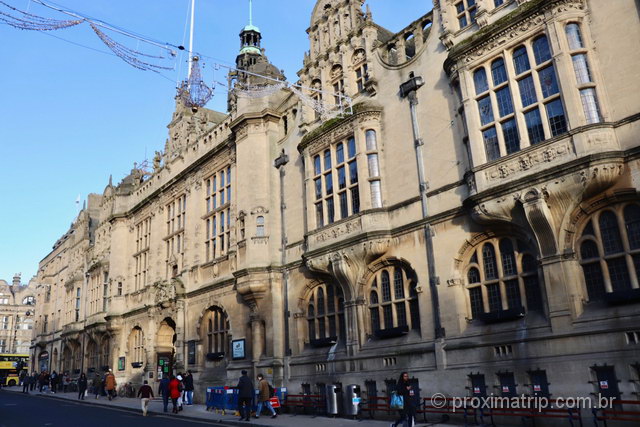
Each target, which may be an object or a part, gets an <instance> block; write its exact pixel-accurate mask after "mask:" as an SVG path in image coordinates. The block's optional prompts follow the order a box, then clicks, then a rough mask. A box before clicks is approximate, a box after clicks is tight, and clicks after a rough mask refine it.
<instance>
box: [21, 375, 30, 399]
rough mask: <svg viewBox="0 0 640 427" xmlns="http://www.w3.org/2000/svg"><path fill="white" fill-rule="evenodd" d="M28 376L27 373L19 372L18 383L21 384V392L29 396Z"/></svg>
mask: <svg viewBox="0 0 640 427" xmlns="http://www.w3.org/2000/svg"><path fill="white" fill-rule="evenodd" d="M29 380H30V377H29V374H28V373H27V371H22V372H20V383H21V384H22V392H23V393H27V394H29Z"/></svg>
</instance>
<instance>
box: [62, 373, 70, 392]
mask: <svg viewBox="0 0 640 427" xmlns="http://www.w3.org/2000/svg"><path fill="white" fill-rule="evenodd" d="M70 383H71V375H69V371H64V373H63V374H62V392H63V393H66V392H67V390H69V384H70Z"/></svg>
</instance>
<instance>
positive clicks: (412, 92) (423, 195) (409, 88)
mask: <svg viewBox="0 0 640 427" xmlns="http://www.w3.org/2000/svg"><path fill="white" fill-rule="evenodd" d="M423 85H424V79H423V78H422V77H419V76H418V77H416V76H415V75H414V74H413V71H412V72H410V73H409V80H407V81H406V82H404V83H402V84H401V85H400V96H401V97H402V98H408V99H409V107H410V109H411V125H412V127H413V138H414V146H415V149H416V162H417V164H418V181H419V186H420V200H421V202H422V219H424V220H427V219H428V218H429V210H428V199H427V190H428V189H429V184H428V183H427V180H426V178H425V171H424V155H423V147H424V141H423V140H422V138H421V137H420V128H419V126H418V113H417V106H418V94H417V92H418V89H420V88H421V87H422V86H423ZM432 234H433V233H432V230H431V224H429V223H428V222H425V225H424V241H425V246H426V251H427V271H428V274H429V291H430V295H431V303H432V306H433V307H432V309H433V325H434V329H435V337H436V339H442V338H444V337H445V331H444V328H443V327H442V323H441V320H440V301H439V298H438V287H437V286H438V283H439V281H440V279H439V277H438V275H437V273H436V263H435V259H434V256H433V253H434V251H433V236H432Z"/></svg>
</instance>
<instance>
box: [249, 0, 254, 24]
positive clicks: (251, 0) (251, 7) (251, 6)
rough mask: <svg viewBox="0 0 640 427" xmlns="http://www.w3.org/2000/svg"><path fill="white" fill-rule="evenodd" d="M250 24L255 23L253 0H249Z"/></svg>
mask: <svg viewBox="0 0 640 427" xmlns="http://www.w3.org/2000/svg"><path fill="white" fill-rule="evenodd" d="M249 25H253V0H249Z"/></svg>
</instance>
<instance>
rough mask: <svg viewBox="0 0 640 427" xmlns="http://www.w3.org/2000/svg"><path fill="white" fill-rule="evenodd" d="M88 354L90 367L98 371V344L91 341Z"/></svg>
mask: <svg viewBox="0 0 640 427" xmlns="http://www.w3.org/2000/svg"><path fill="white" fill-rule="evenodd" d="M87 354H88V355H89V360H88V362H89V366H88V367H89V368H92V369H98V358H99V354H98V344H96V342H95V341H93V340H91V341H89V344H88V345H87Z"/></svg>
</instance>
